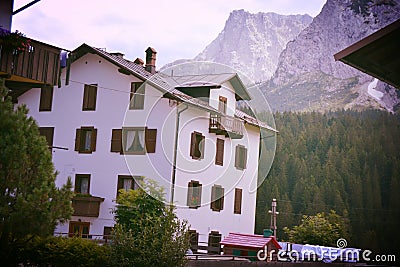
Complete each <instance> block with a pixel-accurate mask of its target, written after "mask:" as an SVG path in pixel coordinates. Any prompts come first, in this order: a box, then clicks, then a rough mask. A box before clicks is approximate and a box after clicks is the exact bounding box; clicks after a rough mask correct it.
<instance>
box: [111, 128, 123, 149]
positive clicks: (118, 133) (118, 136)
mask: <svg viewBox="0 0 400 267" xmlns="http://www.w3.org/2000/svg"><path fill="white" fill-rule="evenodd" d="M111 152H118V153H122V129H112V134H111Z"/></svg>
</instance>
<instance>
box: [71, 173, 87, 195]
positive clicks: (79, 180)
mask: <svg viewBox="0 0 400 267" xmlns="http://www.w3.org/2000/svg"><path fill="white" fill-rule="evenodd" d="M89 190H90V174H76V175H75V190H74V191H75V193H77V194H85V195H89Z"/></svg>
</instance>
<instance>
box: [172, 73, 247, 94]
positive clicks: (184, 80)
mask: <svg viewBox="0 0 400 267" xmlns="http://www.w3.org/2000/svg"><path fill="white" fill-rule="evenodd" d="M170 81H171V83H174V84H175V86H174V87H186V88H188V87H201V86H207V87H208V86H221V85H222V84H223V83H225V82H228V81H229V82H230V83H231V84H232V86H233V88H234V89H235V95H236V100H250V99H251V97H250V95H249V93H248V92H247V89H246V87H245V86H244V84H243V82H242V80H241V79H240V78H239V76H238V75H237V73H218V74H199V75H184V76H172V77H170Z"/></svg>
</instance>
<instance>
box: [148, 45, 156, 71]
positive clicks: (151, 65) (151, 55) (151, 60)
mask: <svg viewBox="0 0 400 267" xmlns="http://www.w3.org/2000/svg"><path fill="white" fill-rule="evenodd" d="M156 54H157V51H156V50H155V49H154V48H151V47H149V48H147V49H146V70H147V71H148V72H150V73H152V74H154V73H156Z"/></svg>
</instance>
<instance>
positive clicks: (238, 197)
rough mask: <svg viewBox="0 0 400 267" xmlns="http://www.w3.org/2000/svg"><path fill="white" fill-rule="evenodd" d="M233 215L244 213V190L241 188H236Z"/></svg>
mask: <svg viewBox="0 0 400 267" xmlns="http://www.w3.org/2000/svg"><path fill="white" fill-rule="evenodd" d="M233 213H235V214H241V213H242V189H240V188H235V204H234V207H233Z"/></svg>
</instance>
